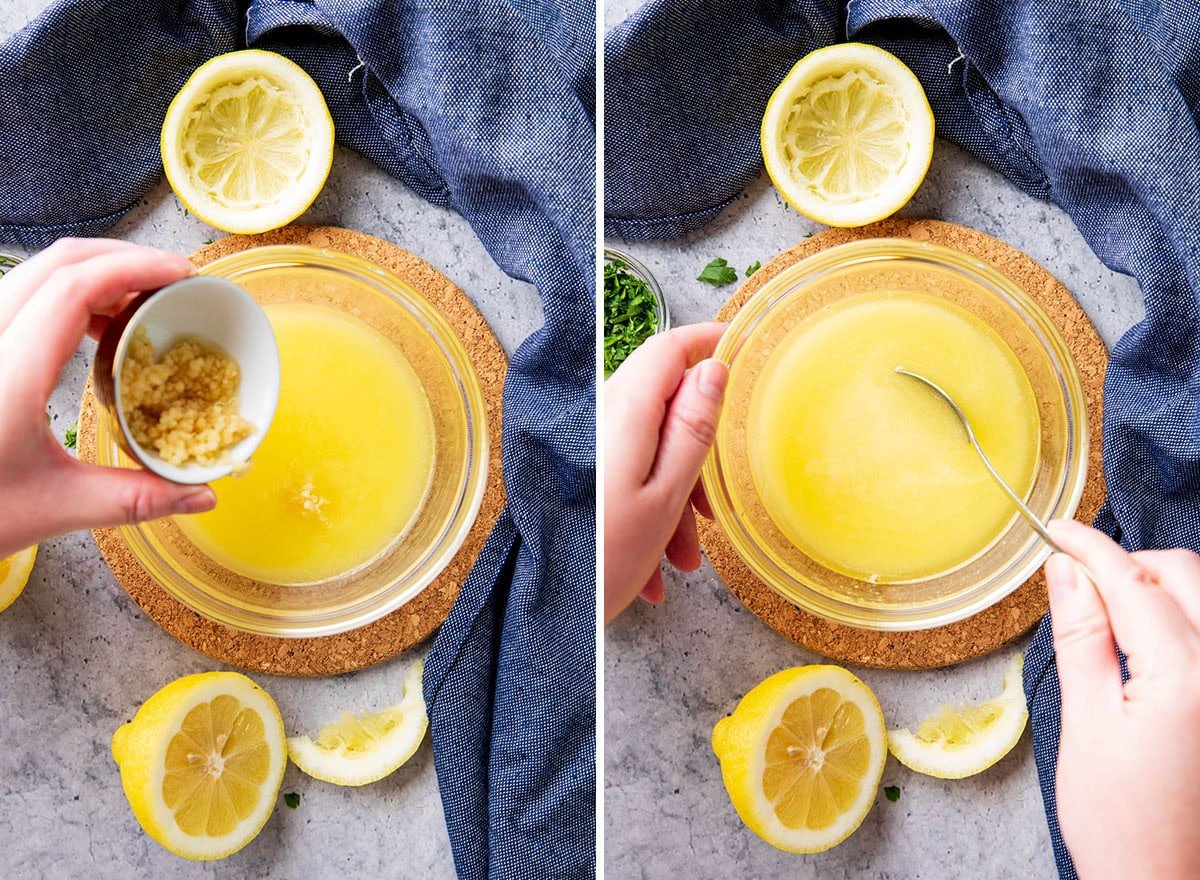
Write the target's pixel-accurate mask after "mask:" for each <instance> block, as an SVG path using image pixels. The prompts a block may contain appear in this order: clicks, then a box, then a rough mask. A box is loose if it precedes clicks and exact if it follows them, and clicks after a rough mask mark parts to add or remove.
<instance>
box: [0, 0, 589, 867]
mask: <svg viewBox="0 0 1200 880" xmlns="http://www.w3.org/2000/svg"><path fill="white" fill-rule="evenodd" d="M594 21H595V7H594V4H593V3H592V2H590V0H489V2H469V0H442V2H405V0H393V2H387V0H311V2H308V0H256V2H251V3H246V2H232V0H229V2H220V0H190V2H167V0H159V2H149V0H147V2H137V3H134V2H125V3H121V2H106V3H97V2H93V0H60V2H58V3H55V4H54V5H52V6H51V7H50V8H49V9H48V10H47V11H46V12H45V13H43V14H42V15H41V16H40V17H38V18H37V19H36V20H35V21H34V22H32V23H31V24H30V25H29V26H28V27H26V28H25V29H24V30H22V31H21V32H19V33H17V34H16V35H15V36H13V37H12V38H11V39H9V40H7V41H6V42H4V43H0V104H2V106H3V107H4V112H3V114H2V115H0V241H15V242H19V243H21V244H23V245H25V246H27V247H31V248H34V247H41V246H43V245H46V244H49V243H50V242H51V241H53V240H54V239H55V238H58V237H60V236H62V235H67V234H72V235H79V234H83V235H92V234H98V233H102V232H103V231H104V230H105V229H107V228H108V227H109V226H110V225H111V224H112V223H113V221H114V220H116V219H117V218H118V217H120V216H121V215H122V214H123V213H124V212H125V211H127V210H128V209H129V208H130V207H131V206H132V205H133V204H135V203H136V201H137V200H138V199H139V198H140V197H142V196H143V195H145V193H146V192H147V191H148V190H149V189H150V188H151V187H152V186H154V185H155V184H156V183H157V182H158V180H159V179H160V176H161V167H160V163H159V155H158V128H159V125H160V122H161V120H162V118H163V115H164V113H165V111H166V108H167V104H168V103H169V102H170V100H171V98H172V97H173V95H174V94H175V92H176V91H177V90H178V89H179V87H180V86H182V85H183V83H184V81H185V80H186V79H187V77H188V76H189V74H190V73H191V72H192V70H194V69H195V68H196V67H197V66H198V65H199V64H201V63H202V62H203V61H205V60H207V59H208V58H209V57H211V56H213V55H216V54H219V53H222V52H228V51H231V50H234V49H237V48H242V47H244V46H246V45H247V44H250V45H253V46H255V47H256V48H267V49H274V50H276V51H279V52H282V53H283V54H285V55H288V56H289V57H291V58H292V59H294V60H295V61H297V62H298V63H299V64H300V65H301V66H303V67H304V68H305V69H306V70H308V71H309V73H310V74H312V76H313V77H314V79H316V81H317V82H318V84H319V85H320V86H321V89H322V91H323V92H324V93H325V96H326V99H327V100H328V103H329V106H330V109H331V111H332V113H333V118H334V121H335V123H336V126H337V132H338V139H339V140H340V141H341V143H342V144H344V145H346V146H348V147H350V148H352V149H354V150H356V151H358V152H359V153H362V154H363V155H365V156H367V157H368V158H370V159H372V160H374V161H375V162H377V163H378V164H379V165H380V166H382V167H383V168H385V169H386V170H387V171H388V172H390V173H391V174H393V175H395V176H397V177H399V178H401V179H402V180H404V181H405V182H406V183H407V184H408V185H409V186H411V187H412V188H413V189H415V190H416V191H417V192H419V193H420V194H421V195H422V196H424V197H425V198H426V199H428V200H429V201H431V202H433V203H434V204H437V205H442V206H446V207H449V208H452V209H454V210H455V211H457V212H459V213H460V214H462V215H463V216H464V217H465V218H466V219H467V220H468V221H469V222H470V224H471V226H472V227H473V228H474V230H475V232H476V234H477V235H478V236H479V238H480V240H481V241H482V242H483V244H484V246H485V247H486V248H487V250H488V252H489V253H490V254H491V255H492V257H493V258H494V259H495V260H496V262H497V263H498V264H499V265H500V267H501V268H502V269H503V270H504V271H505V272H506V273H508V274H509V275H511V276H512V277H514V278H519V279H522V280H524V281H528V282H530V283H532V284H534V285H536V287H537V288H538V290H539V292H540V294H541V296H542V300H543V304H544V313H545V325H544V326H543V327H542V329H540V330H538V331H537V332H536V333H534V334H533V335H532V336H531V337H530V338H529V339H528V340H526V341H525V343H524V344H522V345H521V346H520V348H519V349H518V351H517V352H516V354H515V356H514V357H513V359H512V364H511V368H510V370H509V374H508V381H507V384H506V386H505V392H504V452H503V455H504V477H505V483H506V486H507V490H508V497H509V505H508V508H507V510H506V511H505V514H504V516H503V518H502V519H501V521H500V523H499V524H498V526H497V527H496V529H495V531H494V533H493V534H492V535H491V537H490V538H489V540H488V542H487V545H486V547H485V549H484V551H483V553H482V554H481V556H480V558H479V560H478V561H477V563H476V565H475V567H474V569H473V571H472V573H471V575H470V577H469V578H468V580H467V582H466V584H465V585H464V587H463V590H462V594H461V596H460V598H459V600H458V602H457V603H456V604H455V606H454V609H453V611H452V612H451V614H450V618H449V619H448V620H447V622H446V624H445V625H444V626H443V627H442V629H441V631H440V632H439V634H438V637H437V639H436V640H435V642H434V644H433V647H432V649H431V651H430V654H429V658H428V662H427V665H426V672H425V696H426V700H427V703H428V705H429V711H430V720H431V726H432V731H433V748H434V759H435V762H436V766H437V773H438V779H439V783H440V787H441V792H442V801H443V805H444V809H445V814H446V821H447V825H448V827H449V831H450V840H451V844H452V846H453V850H454V858H455V863H456V866H457V869H458V873H459V874H460V876H462V877H466V878H484V877H506V878H507V877H513V878H526V877H589V876H592V875H593V873H594V858H595V856H594V843H595V737H594V730H595V572H594V566H593V565H592V560H593V559H594V558H595V513H594V497H595V476H594V471H595V449H594V445H595V444H594V437H595V396H594V321H593V315H594V289H593V288H594V283H593V266H594V262H595V253H594V252H595V243H594V229H595V215H594V210H595V164H594V157H595V127H594V123H593V119H592V113H593V101H594V99H593V91H594V89H593V87H594V78H595V48H594V47H595V38H594V34H595V26H594Z"/></svg>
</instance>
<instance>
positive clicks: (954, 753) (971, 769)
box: [888, 654, 1029, 779]
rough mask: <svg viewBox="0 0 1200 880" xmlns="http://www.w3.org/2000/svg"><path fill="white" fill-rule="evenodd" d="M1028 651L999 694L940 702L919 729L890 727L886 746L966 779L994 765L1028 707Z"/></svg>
mask: <svg viewBox="0 0 1200 880" xmlns="http://www.w3.org/2000/svg"><path fill="white" fill-rule="evenodd" d="M1024 662H1025V661H1024V657H1023V656H1022V655H1021V654H1017V655H1016V656H1015V657H1013V658H1012V660H1011V661H1009V664H1008V666H1007V667H1006V668H1005V670H1004V690H1003V691H1002V692H1001V694H1000V695H999V696H998V697H996V698H994V699H991V700H988V701H987V702H985V703H981V704H979V705H977V706H959V707H958V708H953V707H951V706H942V708H941V709H940V710H939V711H938V712H937V714H936V715H932V716H930V717H929V718H926V719H925V720H924V721H922V722H921V724H920V726H919V727H918V728H917V732H916V733H913V732H912V731H911V730H889V731H888V748H890V749H891V752H892V754H893V755H895V756H896V760H897V761H899V762H900V763H901V764H903V765H905V766H906V767H909V768H911V769H913V770H916V771H917V772H918V773H924V774H925V775H927V776H936V777H937V778H938V779H962V778H963V777H965V776H974V775H975V774H976V773H982V772H983V771H984V770H986V769H987V768H988V767H991V766H992V765H993V764H995V763H996V762H997V761H999V760H1000V759H1001V758H1003V757H1004V756H1005V755H1007V754H1008V753H1009V752H1011V751H1012V749H1013V746H1015V745H1016V744H1017V741H1018V740H1020V739H1021V733H1022V732H1023V731H1024V730H1025V723H1026V722H1027V721H1028V720H1029V710H1028V709H1027V708H1026V706H1025V693H1024V691H1023V690H1022V687H1021V667H1022V665H1023V664H1024Z"/></svg>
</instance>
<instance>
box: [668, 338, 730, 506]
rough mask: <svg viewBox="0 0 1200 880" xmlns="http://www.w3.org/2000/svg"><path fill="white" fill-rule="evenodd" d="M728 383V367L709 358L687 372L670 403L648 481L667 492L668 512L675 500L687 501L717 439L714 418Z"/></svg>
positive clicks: (719, 410)
mask: <svg viewBox="0 0 1200 880" xmlns="http://www.w3.org/2000/svg"><path fill="white" fill-rule="evenodd" d="M728 381H729V368H728V367H727V366H725V364H724V363H722V362H721V361H719V360H716V359H714V358H709V359H708V360H704V361H701V362H700V363H698V364H697V365H696V366H695V367H693V368H692V369H691V370H689V371H688V373H687V375H686V376H685V377H684V379H683V382H682V383H681V384H680V386H679V390H678V391H677V392H675V397H674V398H673V399H672V400H671V405H670V408H669V409H668V410H667V417H666V419H665V420H664V422H663V426H662V433H661V435H660V439H659V443H658V455H657V456H656V458H655V461H654V469H653V471H652V472H651V475H650V482H656V483H659V484H660V486H662V487H663V489H664V490H665V491H666V492H667V493H668V495H669V497H670V500H671V509H672V510H674V509H675V506H676V505H675V503H674V502H675V501H676V500H678V501H679V503H680V506H682V503H683V502H684V501H685V500H687V497H688V495H689V494H690V493H691V491H692V487H694V486H695V485H696V477H697V476H698V475H699V473H700V466H701V465H702V464H703V463H704V457H705V456H706V455H708V450H709V449H710V448H712V445H713V441H714V440H716V438H717V417H718V416H719V414H720V412H721V398H722V397H724V396H725V385H726V383H727V382H728Z"/></svg>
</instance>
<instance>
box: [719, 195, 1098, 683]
mask: <svg viewBox="0 0 1200 880" xmlns="http://www.w3.org/2000/svg"><path fill="white" fill-rule="evenodd" d="M864 238H909V239H913V240H915V241H928V242H932V243H934V244H940V245H944V246H946V247H952V248H955V249H956V250H959V251H963V252H964V253H967V254H970V255H972V256H974V257H976V258H977V259H980V260H982V261H984V262H986V263H989V264H991V265H992V266H993V267H995V268H996V269H999V270H1000V271H1001V272H1003V273H1004V274H1005V275H1007V276H1008V277H1009V278H1011V279H1012V280H1013V281H1014V282H1016V283H1017V285H1018V286H1020V287H1021V289H1022V290H1024V291H1025V292H1026V293H1028V294H1029V295H1030V296H1032V297H1033V298H1034V299H1035V300H1037V302H1038V304H1039V305H1041V307H1042V308H1043V309H1045V310H1046V313H1047V314H1048V315H1049V316H1050V317H1051V319H1053V321H1054V323H1055V325H1056V326H1057V327H1058V329H1059V332H1061V333H1062V335H1063V338H1064V339H1065V340H1066V342H1067V347H1068V348H1070V350H1071V354H1072V355H1073V356H1074V358H1075V363H1076V365H1077V366H1078V368H1079V374H1080V377H1081V379H1082V381H1083V388H1084V392H1085V393H1086V395H1087V403H1088V428H1089V431H1090V439H1089V452H1088V476H1087V485H1086V486H1085V487H1084V491H1083V499H1082V501H1081V502H1080V504H1079V512H1078V513H1077V514H1076V516H1077V518H1078V519H1079V520H1081V521H1083V522H1088V523H1090V522H1091V521H1092V519H1093V518H1094V517H1095V515H1096V513H1097V511H1099V509H1100V505H1101V504H1102V503H1103V501H1104V489H1105V486H1104V473H1103V470H1102V468H1101V454H1100V424H1101V415H1102V413H1101V393H1102V391H1103V388H1104V370H1105V367H1106V366H1107V363H1108V351H1107V350H1106V349H1105V347H1104V342H1103V341H1102V340H1101V339H1100V336H1099V334H1098V333H1097V332H1096V329H1095V327H1093V326H1092V323H1091V321H1089V320H1088V317H1087V315H1086V314H1085V313H1084V311H1083V309H1082V308H1080V306H1079V304H1078V303H1077V302H1076V301H1075V299H1074V297H1072V296H1071V293H1070V291H1068V290H1067V288H1066V287H1064V286H1063V285H1062V284H1061V283H1060V282H1059V281H1058V279H1056V278H1055V277H1054V276H1053V275H1051V274H1050V273H1049V272H1047V271H1046V270H1045V269H1043V268H1042V267H1041V266H1040V265H1038V264H1037V263H1036V262H1035V261H1034V260H1033V259H1032V258H1030V257H1028V256H1026V255H1025V254H1023V253H1021V252H1020V251H1019V250H1017V249H1016V248H1014V247H1011V246H1010V245H1007V244H1005V243H1004V242H1002V241H1000V240H998V239H995V238H992V237H991V236H990V235H985V234H984V233H982V232H976V231H975V230H974V229H967V228H965V227H963V226H955V225H954V224H952V223H942V222H940V221H937V220H906V219H893V220H885V221H883V222H881V223H875V224H873V225H871V226H865V227H862V228H860V229H830V230H827V231H825V232H822V233H819V234H817V235H814V236H813V237H812V238H809V239H805V240H804V241H802V242H800V243H799V244H797V245H796V246H795V247H793V248H791V249H789V250H787V251H784V252H783V253H782V254H780V255H779V256H777V257H775V259H773V260H771V262H769V263H767V264H765V265H764V266H763V267H762V268H761V269H759V270H758V271H757V272H755V273H754V275H752V276H751V277H750V278H749V279H747V280H746V282H745V284H743V285H742V286H741V287H740V288H739V289H738V291H737V293H735V294H734V295H733V297H732V298H731V299H730V300H729V301H728V302H726V303H725V305H724V306H722V307H721V309H720V310H719V311H718V312H717V315H716V317H717V320H719V321H729V320H731V319H732V318H733V316H734V314H735V313H736V312H737V310H738V309H740V308H741V307H742V306H743V305H744V304H745V302H746V300H747V299H749V298H750V296H751V295H752V294H754V293H755V292H757V291H758V290H759V289H760V288H761V287H762V286H763V285H764V284H766V283H767V281H769V280H770V279H771V278H773V277H774V276H776V275H778V274H779V273H780V272H782V271H783V270H784V269H785V268H787V267H789V266H791V265H793V264H795V263H796V262H797V261H799V260H802V259H804V258H805V257H808V256H811V255H812V254H815V253H817V252H818V251H822V250H825V249H826V248H831V247H833V246H835V245H839V244H845V243H846V242H849V241H857V240H859V239H864ZM699 528H700V539H701V542H702V543H703V545H704V550H705V553H706V554H707V556H708V558H709V560H710V561H711V562H712V564H713V567H714V568H715V569H716V570H717V574H719V575H720V576H721V577H722V579H724V581H725V583H726V584H728V585H729V589H731V590H732V591H733V593H734V594H735V595H736V596H737V597H738V598H739V599H740V600H741V601H742V603H743V604H744V605H745V606H746V607H747V608H749V609H750V610H751V611H752V612H754V614H755V615H757V616H758V617H759V618H760V619H761V620H762V621H763V622H765V623H766V624H767V625H768V626H770V627H772V628H773V629H775V630H777V631H778V632H780V633H782V634H783V635H785V636H787V637H788V638H789V639H791V640H792V641H794V642H796V643H797V644H799V645H802V646H804V647H805V648H808V649H809V650H810V651H815V652H816V653H818V654H822V655H824V656H826V657H830V658H832V659H834V660H840V661H843V662H845V663H854V664H857V665H860V666H871V667H876V668H880V669H934V668H937V667H939V666H948V665H950V664H952V663H958V662H961V661H963V660H968V659H970V658H972V657H979V656H981V655H983V654H987V653H988V652H990V651H994V650H996V649H997V648H999V647H1002V646H1003V645H1006V644H1008V643H1009V642H1011V641H1013V640H1014V639H1016V638H1017V637H1018V636H1020V635H1022V634H1023V633H1025V632H1027V631H1028V630H1029V629H1030V628H1031V627H1032V626H1033V625H1034V624H1035V623H1037V621H1038V620H1040V619H1041V617H1042V615H1043V614H1045V613H1046V609H1047V597H1046V584H1045V578H1044V576H1043V575H1042V572H1041V571H1040V570H1039V571H1038V572H1037V573H1036V574H1035V575H1034V576H1033V577H1032V578H1030V579H1029V580H1028V581H1026V582H1025V583H1024V584H1023V585H1022V586H1020V587H1018V588H1017V590H1016V591H1015V592H1013V593H1012V594H1011V595H1009V596H1008V597H1007V598H1005V599H1004V600H1002V601H1000V602H998V603H997V604H995V605H993V606H992V607H991V608H988V609H987V610H986V611H982V612H980V613H979V614H976V615H975V616H973V617H969V618H967V619H966V620H962V621H959V622H958V623H953V624H950V625H948V626H943V627H938V628H937V629H930V630H921V631H918V632H895V633H893V632H874V631H871V630H863V629H856V628H854V627H849V626H844V625H842V624H837V623H832V622H830V621H827V620H825V619H823V618H821V617H817V616H816V615H814V614H810V613H808V612H806V611H802V610H801V609H799V608H797V607H796V606H795V605H793V604H791V603H790V602H788V601H787V600H786V599H784V598H783V597H781V596H780V595H779V594H777V593H775V592H773V591H772V590H771V589H770V587H768V586H767V585H766V584H764V583H763V582H762V581H760V580H759V579H758V578H757V577H755V575H754V574H753V573H752V572H751V571H750V568H749V567H748V566H747V565H746V563H745V562H743V561H742V559H741V557H740V556H738V554H737V551H735V550H734V549H733V545H732V544H730V542H729V539H728V538H726V537H725V533H724V532H723V531H722V530H721V527H720V526H719V525H717V524H716V523H715V522H711V521H709V520H702V522H701V524H700V527H699Z"/></svg>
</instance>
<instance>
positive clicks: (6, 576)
mask: <svg viewBox="0 0 1200 880" xmlns="http://www.w3.org/2000/svg"><path fill="white" fill-rule="evenodd" d="M37 551H38V548H37V547H36V546H33V547H29V548H27V549H25V550H20V551H18V552H16V553H14V554H12V555H11V556H4V557H0V611H4V610H6V609H7V608H8V606H10V605H11V604H12V603H13V602H15V601H17V597H18V596H20V595H21V593H22V592H23V591H24V590H25V586H26V584H28V583H29V576H30V574H32V573H33V563H34V561H35V560H36V559H37Z"/></svg>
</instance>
